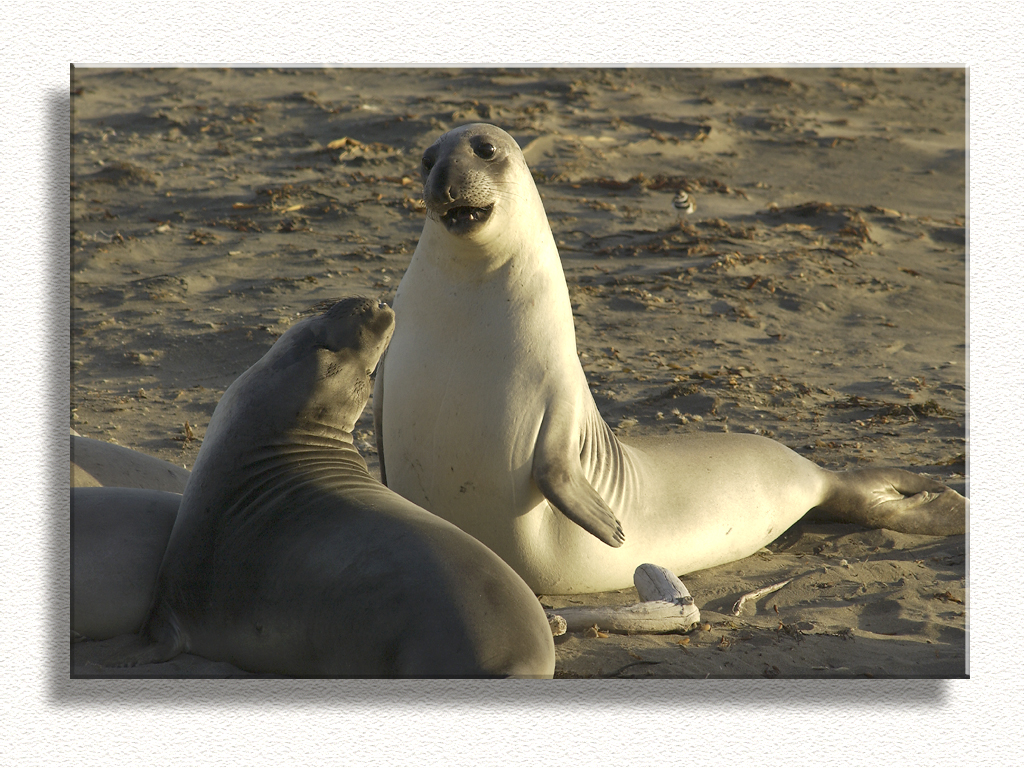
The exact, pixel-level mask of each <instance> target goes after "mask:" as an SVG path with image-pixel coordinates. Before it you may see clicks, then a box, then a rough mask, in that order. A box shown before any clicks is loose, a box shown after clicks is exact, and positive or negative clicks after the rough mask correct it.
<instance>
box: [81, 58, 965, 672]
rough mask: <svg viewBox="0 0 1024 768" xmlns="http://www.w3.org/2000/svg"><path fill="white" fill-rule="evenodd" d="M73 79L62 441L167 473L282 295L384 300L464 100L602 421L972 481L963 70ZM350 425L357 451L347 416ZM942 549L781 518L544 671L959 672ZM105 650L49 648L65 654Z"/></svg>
mask: <svg viewBox="0 0 1024 768" xmlns="http://www.w3.org/2000/svg"><path fill="white" fill-rule="evenodd" d="M73 90H74V94H75V95H74V98H73V148H74V155H73V172H74V181H73V188H72V199H73V204H72V205H73V207H72V216H73V228H74V232H73V235H72V280H73V285H72V303H73V307H72V334H73V337H72V391H71V426H72V428H73V429H75V430H77V431H78V432H80V433H81V434H83V435H86V436H88V437H95V438H99V439H103V440H108V441H111V442H115V443H117V444H120V445H124V446H127V447H130V448H134V449H137V450H140V451H143V452H145V453H148V454H151V455H154V456H158V457H160V458H164V459H167V460H169V461H172V462H175V463H177V464H180V465H182V466H185V467H191V465H192V462H193V461H194V459H195V456H196V453H197V451H198V448H199V445H201V443H202V438H203V434H204V431H205V428H206V424H207V422H208V420H209V418H210V415H211V414H212V412H213V409H214V406H215V405H216V403H217V400H218V398H219V397H220V395H221V394H222V393H223V391H224V389H225V388H226V387H227V386H228V385H229V384H230V383H231V381H232V380H233V379H234V378H235V377H236V376H237V375H238V374H240V373H241V372H242V371H243V370H245V369H246V368H247V367H248V366H249V365H251V364H252V363H253V362H255V361H256V360H257V359H258V358H259V357H260V356H261V355H262V354H263V353H264V352H266V350H267V349H268V348H269V347H270V345H271V344H273V342H274V340H275V339H276V338H277V337H278V336H279V335H280V334H281V333H282V332H283V331H284V330H285V329H286V328H287V327H288V326H289V325H290V324H291V323H292V322H294V321H295V320H296V318H297V317H298V316H299V315H300V314H301V313H302V312H304V311H305V310H306V309H307V308H308V307H310V306H311V305H313V304H315V303H317V302H319V301H322V300H325V299H328V298H334V297H341V296H345V295H352V294H363V295H371V296H380V297H383V298H384V299H386V300H390V299H391V298H392V297H393V296H394V291H395V288H396V287H397V285H398V282H399V280H400V279H401V275H402V272H403V270H404V269H405V267H406V265H407V264H408V261H409V258H410V256H411V254H412V251H413V249H414V248H415V245H416V241H417V238H418V236H419V231H420V228H421V226H422V217H423V212H422V206H421V204H420V202H419V197H420V190H419V185H418V181H417V165H418V160H419V156H420V153H421V152H422V150H423V149H424V148H425V147H426V146H428V145H429V144H430V143H431V142H432V141H433V140H434V138H436V137H437V136H438V135H439V134H440V133H442V132H443V131H445V130H448V129H450V128H452V127H454V126H456V125H459V124H462V123H465V122H474V121H486V122H493V123H495V124H497V125H500V126H501V127H503V128H505V129H506V130H508V131H509V132H510V133H512V134H513V136H515V137H516V139H517V140H518V141H519V142H520V144H521V145H522V146H523V147H524V151H525V154H526V157H527V160H528V162H529V163H530V164H531V167H532V169H533V171H534V175H535V177H536V179H537V182H538V187H539V189H540V191H541V194H542V196H543V198H544V201H545V205H546V207H547V211H548V215H549V219H550V221H551V225H552V229H553V231H554V234H555V238H556V240H557V241H558V243H559V247H560V249H561V254H562V261H563V265H564V267H565V272H566V278H567V280H568V283H569V290H570V294H571V296H572V300H573V309H574V313H575V318H576V328H577V339H578V346H579V351H580V357H581V360H582V362H583V364H584V369H585V371H586V372H587V376H588V378H589V380H590V383H591V387H592V389H593V391H594V394H595V397H596V399H597V403H598V406H599V407H600V409H601V411H602V413H603V414H604V416H605V418H606V419H607V420H608V421H609V423H610V424H611V425H612V426H613V427H615V428H616V431H617V432H618V433H619V434H621V435H627V436H628V435H641V434H664V433H670V432H693V431H699V430H708V431H732V432H758V433H760V434H765V435H769V436H771V437H774V438H775V439H777V440H779V441H781V442H783V443H785V444H786V445H788V446H790V447H792V448H794V449H795V450H797V451H798V452H800V453H802V454H803V455H805V456H807V457H808V458H810V459H812V460H814V461H816V462H818V463H820V464H822V465H824V466H827V467H830V468H844V467H856V466H865V465H872V464H874V465H879V466H884V465H892V466H900V467H906V468H908V469H912V470H915V471H918V472H922V473H925V474H928V475H930V476H933V477H936V478H940V479H943V480H944V481H946V482H948V483H949V484H950V485H952V486H953V487H955V488H957V490H959V491H961V492H962V493H964V492H966V482H967V477H966V441H965V423H966V414H965V362H966V361H965V341H966V339H965V305H966V299H965V276H966V266H965V230H964V222H965V218H964V217H965V147H966V141H965V133H964V128H965V78H964V72H963V70H960V69H899V70H894V69H860V70H850V69H841V70H838V69H833V70H818V69H789V70H761V69H759V70H741V69H720V70H709V69H689V70H672V69H625V70H624V69H616V70H607V69H590V70H581V69H580V70H577V69H558V70H510V69H487V70H478V71H464V70H463V71H457V70H440V69H433V70H401V69H398V70H359V69H334V70H310V69H298V70H288V69H276V70H265V69H180V70H174V69H157V70H142V69H137V70H100V69H77V70H76V72H75V76H74V82H73ZM680 189H684V190H686V191H688V192H689V193H690V194H691V195H692V196H693V197H695V199H696V203H697V210H696V212H694V213H693V214H690V215H681V214H680V213H679V212H677V211H676V210H675V209H674V208H673V206H672V202H671V201H672V198H673V196H674V195H675V193H676V192H677V191H678V190H680ZM356 438H357V439H356V443H357V446H358V447H359V448H360V450H361V452H362V453H363V455H364V456H365V457H366V459H367V461H368V463H369V464H370V465H371V469H374V468H375V467H376V456H375V453H374V445H373V435H372V419H371V418H370V414H369V410H368V411H367V412H366V413H365V414H364V416H363V418H362V419H361V420H360V423H359V425H358V426H357V435H356ZM965 560H966V546H965V538H964V537H963V536H956V537H949V538H933V537H926V536H907V535H903V534H896V533H892V532H890V531H884V530H879V531H865V530H863V529H860V528H857V527H855V526H844V525H822V524H814V523H801V524H798V525H797V526H795V527H794V528H793V529H791V530H790V531H788V532H787V533H786V534H784V535H783V536H782V537H781V538H780V539H779V540H778V541H776V542H775V543H773V544H772V545H771V546H770V547H769V548H767V549H765V550H762V551H761V552H759V553H757V554H755V555H754V556H752V557H750V558H747V559H745V560H743V561H740V562H737V563H734V564H731V565H727V566H722V567H719V568H715V569H710V570H707V571H702V572H698V573H693V574H688V575H686V576H684V577H683V581H684V582H685V583H686V585H687V587H688V588H689V590H690V592H691V593H692V594H693V595H694V597H695V600H696V602H697V605H698V606H699V607H700V608H701V610H702V613H703V617H704V620H705V621H706V622H708V625H709V627H710V628H709V629H701V630H698V631H695V632H693V633H691V634H689V635H687V636H685V637H684V636H681V635H664V636H632V637H627V636H621V635H614V634H613V635H610V636H608V637H599V638H589V637H584V636H583V635H580V634H571V635H568V636H566V637H564V638H560V639H559V640H558V641H557V644H556V651H557V667H556V676H559V677H595V676H620V677H705V676H711V677H749V676H754V677H758V676H767V677H962V676H964V675H965V666H966V625H967V620H966V599H967V595H966V589H965V574H966V564H965ZM790 577H794V580H793V582H792V583H791V584H789V585H788V586H786V587H785V588H783V589H782V590H780V591H778V592H776V593H774V594H772V595H770V596H768V597H765V598H763V599H762V600H760V601H758V602H757V604H756V606H755V608H754V609H751V608H747V609H746V611H745V612H744V614H743V615H741V616H739V617H733V616H730V615H729V613H730V609H731V606H732V604H733V602H734V601H735V600H736V599H737V598H738V597H739V596H740V595H741V594H743V593H745V592H749V591H751V590H753V589H756V588H758V587H761V586H764V585H766V584H770V583H773V582H777V581H780V580H782V579H786V578H790ZM635 599H636V595H635V592H632V590H627V591H623V592H621V593H612V594H606V595H594V596H578V597H573V598H572V599H568V598H565V597H558V596H542V601H543V602H544V603H545V604H546V605H549V606H554V607H560V606H564V605H569V604H573V603H575V602H579V603H589V604H595V603H624V602H631V601H632V600H635ZM111 642H116V641H111ZM107 645H110V643H107V644H103V643H78V644H75V645H74V646H73V648H72V650H73V655H74V657H75V659H76V667H75V669H76V670H77V671H78V672H87V671H89V669H90V667H89V666H88V663H87V662H88V661H89V659H91V658H95V657H96V656H97V654H98V653H100V652H101V651H103V650H104V648H105V647H106V646H107ZM140 671H141V672H142V673H143V674H152V675H175V676H180V675H191V674H198V675H214V676H219V675H240V674H243V673H240V672H239V671H237V670H234V669H233V668H230V667H227V666H226V665H218V664H211V663H206V662H204V661H203V660H199V659H196V658H195V657H183V658H182V659H179V660H176V661H175V662H171V663H170V664H168V665H158V666H157V667H156V668H151V669H143V670H140Z"/></svg>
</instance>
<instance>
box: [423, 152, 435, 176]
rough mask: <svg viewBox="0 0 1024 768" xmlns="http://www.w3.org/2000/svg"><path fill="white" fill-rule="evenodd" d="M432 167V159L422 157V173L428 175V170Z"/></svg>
mask: <svg viewBox="0 0 1024 768" xmlns="http://www.w3.org/2000/svg"><path fill="white" fill-rule="evenodd" d="M433 167H434V158H432V157H427V156H426V155H424V156H423V172H424V173H430V169H431V168H433Z"/></svg>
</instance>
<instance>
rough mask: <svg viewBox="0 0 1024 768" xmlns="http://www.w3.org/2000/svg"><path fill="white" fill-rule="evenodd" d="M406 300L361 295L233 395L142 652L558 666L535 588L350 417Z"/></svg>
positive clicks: (484, 668) (195, 479)
mask: <svg viewBox="0 0 1024 768" xmlns="http://www.w3.org/2000/svg"><path fill="white" fill-rule="evenodd" d="M393 328H394V314H393V313H392V311H391V310H390V309H389V308H388V307H387V306H385V305H383V304H380V305H378V303H377V302H376V301H370V300H368V299H346V300H344V301H341V302H338V303H337V304H335V305H334V306H333V307H331V309H329V310H328V311H327V312H326V313H324V314H323V315H319V316H317V317H313V318H309V319H306V320H303V321H301V322H299V323H297V324H296V325H295V326H294V327H292V328H291V329H289V330H288V332H287V333H285V334H284V335H283V336H282V337H281V338H280V339H278V341H277V343H275V344H274V346H273V347H272V348H271V349H270V351H269V352H268V353H267V354H266V355H265V356H264V357H263V358H262V359H261V360H260V361H259V362H258V363H256V364H255V365H254V366H252V367H251V368H250V369H249V370H247V371H246V372H245V373H243V374H242V375H241V376H240V377H239V378H238V379H237V380H236V381H235V382H234V383H233V384H232V385H231V386H230V387H229V388H228V390H227V391H226V392H225V393H224V396H223V397H222V398H221V400H220V402H219V403H218V405H217V408H216V410H215V411H214V414H213V417H212V419H211V421H210V425H209V428H208V429H207V432H206V436H205V439H204V441H203V445H202V448H201V449H200V452H199V455H198V457H197V458H196V463H195V466H194V468H193V471H192V476H191V478H190V479H189V483H188V486H187V487H186V489H185V493H184V495H183V497H182V502H181V509H180V511H179V513H178V517H177V521H176V522H175V524H174V529H173V531H172V533H171V537H170V541H169V543H168V545H167V552H166V554H165V555H164V559H163V564H162V565H161V568H160V575H159V579H158V584H157V591H156V597H155V599H154V602H153V608H152V611H151V613H150V615H149V618H148V619H147V621H146V623H145V625H144V627H143V629H142V636H143V639H145V640H146V641H148V642H150V643H152V645H151V646H150V647H148V648H147V649H145V651H144V652H142V653H140V654H139V655H137V656H136V657H135V658H134V659H133V660H132V661H134V663H149V662H153V661H163V660H166V659H168V658H171V657H173V656H174V655H176V654H178V653H180V652H183V651H187V652H190V653H194V654H197V655H199V656H203V657H205V658H207V659H213V660H216V661H227V662H230V663H231V664H234V665H235V666H237V667H240V668H241V669H245V670H249V671H253V672H272V673H277V674H282V675H291V676H314V677H338V676H341V677H363V676H367V677H386V676H400V677H463V676H529V677H545V676H546V677H550V676H551V675H552V674H553V672H554V643H553V641H552V637H551V629H550V626H549V624H548V622H547V619H546V617H545V615H544V611H543V609H542V608H541V606H540V603H539V602H538V601H537V598H536V597H535V596H534V594H533V593H532V592H531V591H530V589H529V587H527V586H526V584H525V583H524V582H523V581H522V579H521V578H519V577H518V576H517V575H516V574H515V572H514V571H513V570H512V569H511V568H509V567H508V566H507V565H506V564H505V563H504V562H502V561H501V559H500V558H498V557H497V556H496V555H495V554H494V553H493V552H491V551H490V550H488V549H487V548H486V547H485V546H484V545H482V544H481V543H480V542H478V541H476V540H475V539H473V538H471V537H470V536H468V535H467V534H465V533H463V532H462V531H460V530H459V529H458V528H456V527H455V526H454V525H452V524H450V523H447V522H445V521H444V520H441V519H440V518H438V517H436V516H434V515H432V514H430V513H428V512H427V511H425V510H423V509H421V508H419V507H417V506H416V505H414V504H412V503H411V502H409V501H406V500H405V499H403V498H402V497H400V496H399V495H398V494H396V493H394V492H393V491H390V490H388V489H387V488H385V487H384V486H383V485H381V484H380V483H379V482H377V481H376V480H375V479H373V478H372V477H371V476H370V474H369V473H368V471H367V468H366V463H365V462H364V461H363V459H362V457H360V455H359V454H358V453H357V452H356V450H355V448H354V447H353V445H352V434H351V432H352V428H353V425H354V424H355V421H356V419H357V418H358V417H359V415H360V413H362V411H363V408H364V406H365V405H366V401H367V398H368V397H369V394H370V374H371V372H372V371H373V368H374V366H375V365H376V363H377V360H378V358H379V357H380V355H381V353H382V352H383V350H384V348H385V346H386V345H387V343H388V339H389V338H390V336H391V333H392V330H393Z"/></svg>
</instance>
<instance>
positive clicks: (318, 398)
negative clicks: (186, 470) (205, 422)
mask: <svg viewBox="0 0 1024 768" xmlns="http://www.w3.org/2000/svg"><path fill="white" fill-rule="evenodd" d="M394 328H395V315H394V312H392V311H391V308H390V307H388V306H387V305H386V304H383V303H382V302H379V301H376V300H374V299H367V298H362V297H358V298H348V299H343V300H341V301H338V302H336V303H335V304H333V305H332V306H331V307H330V308H329V309H327V311H325V312H324V313H322V314H319V315H316V316H314V317H310V318H307V319H305V320H302V321H300V322H298V323H296V324H295V325H293V326H292V327H291V328H289V329H288V331H287V332H286V333H285V334H284V335H282V336H281V338H280V339H278V340H277V342H276V343H275V344H274V346H273V347H272V348H271V349H270V351H269V352H268V353H267V354H266V355H265V356H264V357H263V358H262V359H261V360H260V361H259V362H257V363H256V364H255V365H253V366H252V367H251V368H249V370H247V371H246V372H245V373H243V374H242V375H241V376H240V377H239V378H238V379H237V380H236V381H235V382H234V383H233V384H232V385H231V386H230V387H229V388H228V391H227V392H225V394H224V397H223V398H222V399H221V404H220V405H218V410H227V409H229V410H230V411H231V412H232V416H231V421H233V422H234V423H235V424H248V425H249V428H250V429H251V430H257V431H259V432H260V436H261V438H269V437H271V436H273V435H274V434H278V435H284V434H285V433H294V432H296V431H299V432H302V433H303V434H314V433H320V432H323V433H330V434H332V435H334V436H338V434H337V433H338V431H339V430H340V432H341V433H342V434H344V433H349V432H351V431H352V428H353V426H354V425H355V422H356V419H358V418H359V414H360V413H362V411H363V408H364V407H365V406H366V401H367V400H368V399H369V396H370V375H371V374H372V373H373V369H374V367H375V366H376V365H377V361H378V360H379V359H380V356H381V355H382V354H383V353H384V350H385V348H386V347H387V345H388V342H389V341H390V339H391V334H392V333H393V331H394ZM268 403H274V407H273V408H268V407H267V404H268ZM241 413H248V415H249V416H250V418H249V419H246V420H239V419H238V418H237V416H238V415H239V414H241ZM227 420H228V419H227V415H226V414H225V416H224V417H221V418H217V415H216V414H215V417H214V419H212V420H211V422H210V429H209V430H208V432H207V439H206V441H204V442H209V441H210V438H211V437H214V435H213V434H210V433H211V432H214V433H216V432H217V431H219V427H220V424H221V423H223V422H225V421H227ZM252 437H255V435H253V436H252Z"/></svg>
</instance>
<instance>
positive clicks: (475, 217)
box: [441, 205, 494, 235]
mask: <svg viewBox="0 0 1024 768" xmlns="http://www.w3.org/2000/svg"><path fill="white" fill-rule="evenodd" d="M493 210H494V206H493V205H488V206H487V207H486V208H472V207H470V206H468V205H459V206H456V207H454V208H449V209H448V210H447V211H445V212H444V213H443V214H442V215H441V222H442V223H443V224H444V225H445V227H446V228H447V230H448V231H449V232H452V233H454V234H457V235H458V234H464V233H466V232H469V231H470V230H471V229H473V228H474V227H476V226H478V225H480V224H483V223H484V222H485V221H487V220H488V219H489V218H490V217H491V212H492V211H493Z"/></svg>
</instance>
